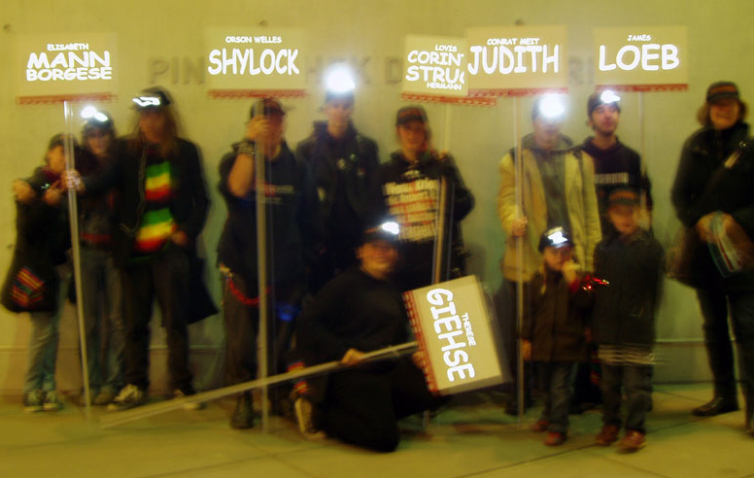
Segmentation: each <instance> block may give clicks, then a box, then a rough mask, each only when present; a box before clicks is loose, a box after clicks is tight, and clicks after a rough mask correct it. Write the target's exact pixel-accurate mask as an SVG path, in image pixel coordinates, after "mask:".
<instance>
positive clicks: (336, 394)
mask: <svg viewBox="0 0 754 478" xmlns="http://www.w3.org/2000/svg"><path fill="white" fill-rule="evenodd" d="M446 400H447V398H445V397H435V396H434V395H432V393H431V392H430V391H429V390H428V389H427V385H426V382H425V380H424V375H423V373H422V372H421V370H419V369H418V368H416V366H415V365H414V364H413V362H412V361H411V359H410V358H404V359H401V360H399V361H398V362H394V363H381V364H376V365H374V366H367V367H366V368H354V369H350V370H346V371H343V372H337V373H334V374H332V375H330V376H329V377H328V384H327V392H326V395H325V401H324V403H323V404H322V410H323V415H324V428H325V431H326V432H327V434H328V435H329V436H332V437H335V438H337V439H339V440H341V441H343V442H346V443H351V444H353V445H357V446H360V447H364V448H368V449H370V450H375V451H382V452H389V451H393V450H395V449H396V448H397V447H398V442H399V441H400V434H399V430H398V420H399V419H401V418H405V417H407V416H410V415H413V414H415V413H419V412H421V411H424V410H428V409H432V408H436V407H437V406H439V405H440V404H441V403H443V402H445V401H446Z"/></svg>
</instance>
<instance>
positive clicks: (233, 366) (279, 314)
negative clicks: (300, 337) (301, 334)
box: [223, 274, 302, 384]
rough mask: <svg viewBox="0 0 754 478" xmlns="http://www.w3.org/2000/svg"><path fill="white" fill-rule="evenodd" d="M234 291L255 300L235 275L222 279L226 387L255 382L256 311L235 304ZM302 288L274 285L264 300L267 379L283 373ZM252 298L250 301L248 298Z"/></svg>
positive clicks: (254, 292)
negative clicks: (250, 381) (265, 310)
mask: <svg viewBox="0 0 754 478" xmlns="http://www.w3.org/2000/svg"><path fill="white" fill-rule="evenodd" d="M229 281H232V285H233V286H234V287H235V290H236V291H237V292H238V293H240V294H242V295H243V296H244V297H246V298H251V299H256V297H254V296H255V295H256V291H253V292H251V293H249V290H248V288H247V285H246V283H245V282H244V280H243V278H241V277H240V276H239V275H238V274H232V275H231V276H230V277H227V276H226V278H225V283H224V292H223V317H224V319H225V351H226V356H225V357H226V358H225V377H226V382H227V383H228V384H235V383H241V382H247V381H249V380H254V379H255V378H257V368H258V360H257V337H258V335H259V308H258V307H257V306H252V305H247V304H244V303H242V302H241V301H239V299H238V297H237V296H236V295H235V294H234V293H233V290H232V288H231V283H230V282H229ZM301 291H302V287H300V286H298V285H295V286H281V285H276V286H275V287H274V288H273V290H272V293H271V294H270V296H269V299H268V306H269V307H268V313H267V333H268V339H267V376H268V377H269V376H272V375H277V374H280V373H283V372H285V371H286V370H287V361H286V360H287V353H288V351H289V349H290V344H291V338H292V334H293V325H294V320H295V318H296V316H297V315H298V312H299V310H300V303H301V295H302V294H301ZM249 296H252V297H249Z"/></svg>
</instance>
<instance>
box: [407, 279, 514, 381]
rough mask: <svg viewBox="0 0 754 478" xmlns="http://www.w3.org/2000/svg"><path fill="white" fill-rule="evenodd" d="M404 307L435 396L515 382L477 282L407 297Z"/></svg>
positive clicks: (448, 285) (445, 285) (418, 291)
mask: <svg viewBox="0 0 754 478" xmlns="http://www.w3.org/2000/svg"><path fill="white" fill-rule="evenodd" d="M403 301H404V302H405V304H406V311H407V312H408V315H409V317H410V319H411V326H412V328H413V330H414V335H416V340H417V342H418V343H419V350H420V351H421V352H422V353H423V354H424V357H425V361H424V362H425V364H424V375H425V376H426V378H427V385H428V387H429V389H430V390H431V391H433V392H439V393H441V394H450V393H457V392H465V391H469V390H476V389H479V388H483V387H487V386H490V385H496V384H499V383H502V382H503V381H504V379H505V380H506V381H507V380H509V379H510V377H508V376H507V371H506V376H505V377H504V376H503V369H504V368H501V360H503V357H504V354H502V353H501V351H500V350H499V348H498V343H497V342H496V340H495V332H494V327H493V322H492V321H491V317H490V314H489V311H488V310H487V306H486V298H485V296H484V292H483V290H482V288H481V286H480V285H479V281H478V280H477V278H476V277H475V276H468V277H463V278H460V279H455V280H452V281H448V282H443V283H441V284H435V285H432V286H428V287H424V288H421V289H416V290H412V291H409V292H405V293H404V294H403Z"/></svg>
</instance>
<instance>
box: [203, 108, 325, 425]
mask: <svg viewBox="0 0 754 478" xmlns="http://www.w3.org/2000/svg"><path fill="white" fill-rule="evenodd" d="M250 116H251V119H250V120H249V122H248V124H247V128H246V134H245V137H244V139H243V140H242V141H241V142H240V143H237V144H234V145H233V146H232V151H231V152H230V153H228V154H226V155H225V157H223V159H222V161H221V162H220V192H221V194H222V195H223V198H224V199H225V202H226V204H227V206H228V219H227V220H226V222H225V227H224V228H223V233H222V236H221V237H220V243H219V245H218V248H217V253H218V263H219V265H220V269H221V271H222V272H223V275H224V276H225V291H224V294H223V302H224V306H223V316H224V318H225V344H226V351H227V352H226V357H227V358H226V379H227V381H228V382H229V383H231V384H233V383H240V382H246V381H249V380H253V379H254V378H256V376H257V367H258V363H257V347H256V343H257V334H258V332H259V295H260V294H262V293H263V294H268V296H269V297H270V300H269V302H268V303H269V307H270V310H269V311H268V314H267V319H268V322H269V325H268V327H267V331H268V337H267V340H268V345H267V355H268V359H267V363H268V370H267V373H268V376H272V375H275V374H278V373H282V372H283V371H285V369H286V362H285V358H286V357H285V353H286V352H288V348H289V346H290V341H291V336H292V333H293V320H294V319H295V317H296V316H297V315H298V312H299V311H300V305H301V300H302V298H303V296H304V292H305V290H306V281H305V277H306V271H307V269H308V267H309V266H310V265H311V263H312V261H313V257H314V251H315V248H316V246H317V244H319V240H320V236H321V232H320V221H319V204H318V202H317V192H316V189H315V185H314V180H313V178H312V175H311V171H310V170H309V167H308V166H307V164H306V163H305V162H304V161H302V160H300V159H298V158H296V156H295V155H294V154H293V152H292V151H291V150H290V148H288V144H287V143H286V141H285V139H284V137H283V135H284V132H285V121H284V120H285V112H284V111H283V107H282V105H281V104H280V102H279V101H278V100H276V99H273V98H265V99H263V100H259V101H257V102H255V103H254V104H253V105H252V108H251V115H250ZM260 144H261V145H262V147H263V151H262V154H263V157H264V161H265V176H266V177H265V204H266V207H267V228H268V230H267V247H268V251H269V252H268V255H269V259H268V260H267V264H268V275H267V277H268V278H269V290H265V291H260V290H259V284H258V275H257V274H258V262H257V259H258V256H257V219H256V218H257V213H256V211H257V209H256V204H257V191H256V186H255V172H256V169H257V168H256V167H255V150H256V148H257V147H258V145H260ZM277 390H280V388H279V387H278V389H277ZM276 395H280V396H279V397H276ZM271 398H272V402H273V403H272V405H273V410H274V411H276V412H284V411H285V410H282V409H281V406H282V405H283V403H284V401H285V400H286V399H287V397H286V396H284V395H283V394H278V393H277V392H276V391H275V390H273V393H271ZM253 423H254V420H253V408H252V396H251V393H250V392H246V393H242V394H241V395H239V396H238V400H237V403H236V409H235V411H234V412H233V415H232V418H231V421H230V424H231V426H232V427H233V428H250V427H251V426H253Z"/></svg>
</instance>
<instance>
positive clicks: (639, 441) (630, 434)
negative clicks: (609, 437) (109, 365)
mask: <svg viewBox="0 0 754 478" xmlns="http://www.w3.org/2000/svg"><path fill="white" fill-rule="evenodd" d="M646 444H647V440H646V438H644V434H643V433H642V432H639V431H636V430H628V431H627V432H626V436H624V437H623V440H621V441H620V449H621V450H623V451H637V450H641V449H642V448H644V445H646Z"/></svg>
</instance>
